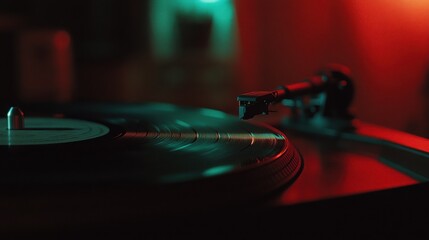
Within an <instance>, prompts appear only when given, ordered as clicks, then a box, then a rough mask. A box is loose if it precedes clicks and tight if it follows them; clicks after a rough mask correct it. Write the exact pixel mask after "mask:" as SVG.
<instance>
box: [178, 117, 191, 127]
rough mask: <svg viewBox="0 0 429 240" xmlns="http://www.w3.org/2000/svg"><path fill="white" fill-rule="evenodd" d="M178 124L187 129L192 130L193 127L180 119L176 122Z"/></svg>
mask: <svg viewBox="0 0 429 240" xmlns="http://www.w3.org/2000/svg"><path fill="white" fill-rule="evenodd" d="M176 123H177V124H178V125H180V126H182V127H186V128H191V127H192V126H191V125H190V124H189V123H187V122H184V121H182V120H179V119H177V120H176Z"/></svg>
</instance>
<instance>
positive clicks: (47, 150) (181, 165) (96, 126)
mask: <svg viewBox="0 0 429 240" xmlns="http://www.w3.org/2000/svg"><path fill="white" fill-rule="evenodd" d="M23 111H24V112H25V114H26V115H25V127H24V128H23V129H20V130H8V129H7V128H6V127H5V124H6V120H5V119H1V120H0V124H1V125H2V127H1V132H0V154H1V164H2V168H1V170H0V183H1V184H2V186H4V189H7V191H5V192H3V193H5V194H7V196H8V197H10V196H15V197H16V199H18V200H17V202H15V203H16V204H19V201H20V196H21V195H30V196H34V195H37V196H39V197H40V196H41V197H43V196H46V198H43V199H45V200H47V201H48V202H52V201H56V202H57V204H58V203H59V202H61V201H64V200H65V199H67V197H66V196H73V198H74V200H75V201H74V204H82V205H85V206H87V205H89V206H90V205H91V200H88V199H87V198H89V197H90V198H91V199H92V200H93V201H94V202H97V201H98V200H99V199H100V198H103V199H110V200H111V201H113V202H115V203H116V204H115V207H118V205H121V204H124V205H126V204H130V205H134V204H133V203H135V204H136V205H138V203H136V201H137V202H139V203H141V204H140V205H139V206H141V209H140V210H142V211H144V212H151V213H153V214H158V213H159V212H160V211H161V212H168V213H170V212H174V211H182V210H183V209H188V208H192V209H194V210H196V209H199V207H200V208H201V209H209V208H207V206H225V205H233V204H242V203H243V201H246V202H247V201H248V200H249V199H253V200H255V199H256V200H257V199H260V198H263V197H264V196H265V195H267V194H271V193H272V192H273V191H274V190H276V189H279V188H281V187H284V186H288V185H289V184H290V183H292V181H293V179H294V178H295V177H297V175H298V174H299V172H300V169H301V168H302V166H303V164H302V159H301V156H300V154H299V153H298V151H297V150H296V149H295V148H294V147H293V145H292V144H291V143H290V142H289V140H288V139H287V137H286V136H285V135H284V134H283V133H282V132H280V131H278V130H276V129H273V128H271V127H269V126H265V125H256V124H251V123H248V122H244V121H240V120H238V119H237V117H235V116H232V115H228V114H226V113H224V112H221V111H217V110H213V109H205V108H199V109H198V108H197V109H196V108H185V107H178V106H175V105H170V104H161V103H152V104H143V105H142V104H139V105H120V104H115V105H105V104H104V105H97V104H94V105H68V106H50V107H49V106H44V107H43V108H42V107H39V108H34V107H32V108H29V109H27V110H26V109H23ZM11 193H12V194H11ZM77 193H79V194H77ZM82 193H83V195H82ZM94 193H96V195H94ZM59 196H60V197H59ZM82 196H83V197H82ZM94 196H96V197H94ZM16 199H15V200H16ZM21 199H22V197H21ZM112 199H114V200H112ZM94 202H93V204H94ZM109 204H110V203H109ZM178 206H180V207H178ZM186 206H188V207H186ZM119 209H121V207H119ZM188 210H189V209H188ZM62 211H64V209H62ZM120 211H123V210H120ZM136 211H137V212H138V211H139V210H136ZM114 212H115V211H113V210H112V211H111V213H114Z"/></svg>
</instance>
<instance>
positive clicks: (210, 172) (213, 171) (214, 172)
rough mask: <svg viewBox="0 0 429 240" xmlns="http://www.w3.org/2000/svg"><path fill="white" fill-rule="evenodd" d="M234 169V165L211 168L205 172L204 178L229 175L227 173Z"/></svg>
mask: <svg viewBox="0 0 429 240" xmlns="http://www.w3.org/2000/svg"><path fill="white" fill-rule="evenodd" d="M232 169H234V166H232V165H224V166H218V167H213V168H209V169H207V170H205V171H204V172H203V176H205V177H211V176H216V175H220V174H223V173H227V172H229V171H231V170H232Z"/></svg>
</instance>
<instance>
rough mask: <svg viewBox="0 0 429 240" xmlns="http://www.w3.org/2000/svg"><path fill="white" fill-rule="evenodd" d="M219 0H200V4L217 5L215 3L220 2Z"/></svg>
mask: <svg viewBox="0 0 429 240" xmlns="http://www.w3.org/2000/svg"><path fill="white" fill-rule="evenodd" d="M218 1H219V0H200V2H203V3H215V2H218Z"/></svg>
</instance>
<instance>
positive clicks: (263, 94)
mask: <svg viewBox="0 0 429 240" xmlns="http://www.w3.org/2000/svg"><path fill="white" fill-rule="evenodd" d="M353 95H354V88H353V82H352V80H351V78H350V70H349V69H348V68H347V67H345V66H343V65H339V64H330V65H328V66H327V67H325V68H324V69H322V70H321V71H319V72H318V73H317V74H316V75H314V76H313V77H310V78H309V79H306V80H304V81H301V82H297V83H293V84H290V85H285V86H280V87H279V88H278V90H274V91H256V92H249V93H245V94H242V95H240V96H238V98H237V100H238V101H239V117H240V118H241V119H250V118H253V117H254V116H256V115H259V114H268V113H269V106H270V105H271V104H274V103H278V102H282V103H283V104H284V105H286V106H288V107H290V108H291V110H292V116H291V117H292V118H295V119H300V120H303V119H304V120H306V121H311V120H312V119H315V118H318V119H321V118H323V119H334V120H340V121H344V122H349V121H350V120H351V119H352V118H353V116H352V115H351V114H350V113H349V109H348V108H349V105H350V104H351V102H352V99H353ZM306 100H307V101H306Z"/></svg>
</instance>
